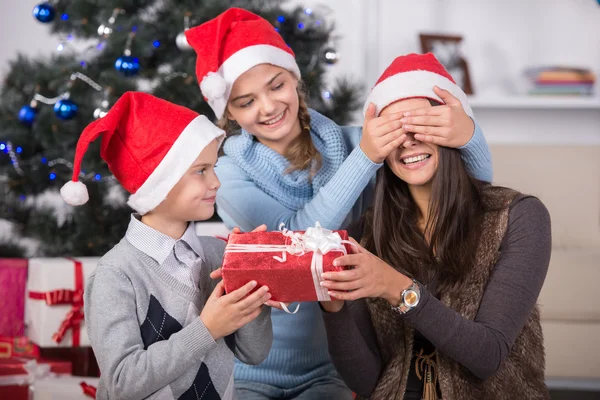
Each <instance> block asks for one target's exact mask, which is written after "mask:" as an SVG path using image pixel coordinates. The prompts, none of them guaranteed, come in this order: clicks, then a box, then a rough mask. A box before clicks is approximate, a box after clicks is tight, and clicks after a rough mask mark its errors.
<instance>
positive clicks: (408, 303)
mask: <svg viewBox="0 0 600 400" xmlns="http://www.w3.org/2000/svg"><path fill="white" fill-rule="evenodd" d="M412 281H413V283H412V284H411V285H410V286H409V287H407V288H406V289H404V290H403V291H402V293H400V303H399V304H398V305H397V306H396V307H394V306H392V310H393V311H395V312H397V313H398V314H401V315H403V314H406V313H407V312H409V311H410V310H412V309H413V308H415V307H416V306H417V305H418V304H419V301H420V300H421V287H420V286H419V284H418V283H417V281H415V280H414V279H413V280H412Z"/></svg>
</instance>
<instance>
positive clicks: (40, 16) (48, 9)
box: [33, 3, 56, 24]
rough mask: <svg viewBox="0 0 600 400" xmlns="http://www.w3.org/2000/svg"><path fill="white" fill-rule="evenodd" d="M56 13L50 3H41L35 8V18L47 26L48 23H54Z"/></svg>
mask: <svg viewBox="0 0 600 400" xmlns="http://www.w3.org/2000/svg"><path fill="white" fill-rule="evenodd" d="M55 15H56V12H55V11H54V7H52V6H51V5H50V4H49V3H41V4H38V5H37V6H35V7H34V8H33V16H34V17H35V19H37V20H38V21H40V22H43V23H44V24H47V23H48V22H52V20H53V19H54V16H55Z"/></svg>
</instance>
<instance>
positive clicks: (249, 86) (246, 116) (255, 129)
mask: <svg viewBox="0 0 600 400" xmlns="http://www.w3.org/2000/svg"><path fill="white" fill-rule="evenodd" d="M297 86H298V79H297V78H296V77H295V76H294V75H293V74H292V73H290V72H289V71H288V70H286V69H283V68H280V67H276V66H274V65H271V64H259V65H257V66H255V67H253V68H251V69H249V70H248V71H246V72H244V73H243V74H242V75H241V76H240V77H239V78H238V79H237V80H236V81H235V82H234V84H233V87H232V89H231V95H230V96H229V102H228V104H227V117H228V118H229V119H230V120H235V121H236V122H237V123H238V124H239V125H240V126H241V127H242V128H243V129H244V130H245V131H247V132H249V133H251V134H252V135H254V136H256V137H257V138H258V139H259V140H260V141H261V142H262V143H264V144H266V145H268V143H269V142H278V141H281V140H282V139H284V138H286V136H288V135H290V133H292V132H295V131H296V130H298V131H299V127H300V123H299V120H298V108H299V100H298V92H297V91H296V88H297Z"/></svg>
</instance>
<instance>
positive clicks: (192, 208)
mask: <svg viewBox="0 0 600 400" xmlns="http://www.w3.org/2000/svg"><path fill="white" fill-rule="evenodd" d="M217 153H218V143H217V139H214V140H213V141H212V142H210V144H209V145H208V146H206V147H205V148H204V150H202V152H201V153H200V155H199V156H198V158H196V161H195V162H194V163H193V164H192V166H191V167H190V168H189V169H188V171H187V172H186V173H185V175H184V176H183V177H182V178H181V179H180V180H179V182H177V184H176V185H175V186H174V187H173V189H171V191H170V192H169V194H168V195H167V198H166V199H165V200H164V201H163V202H162V203H160V204H159V205H158V207H156V208H155V209H154V210H152V214H162V215H163V216H164V217H166V218H167V219H170V220H176V221H182V222H187V221H202V220H207V219H209V218H210V217H212V215H213V214H214V212H215V198H216V195H217V189H219V187H220V186H221V182H219V178H217V175H215V164H216V163H217Z"/></svg>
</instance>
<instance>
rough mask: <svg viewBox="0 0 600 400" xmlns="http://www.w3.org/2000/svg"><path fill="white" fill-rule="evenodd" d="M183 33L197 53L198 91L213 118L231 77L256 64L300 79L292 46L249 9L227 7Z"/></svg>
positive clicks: (224, 99) (219, 112) (228, 89)
mask: <svg viewBox="0 0 600 400" xmlns="http://www.w3.org/2000/svg"><path fill="white" fill-rule="evenodd" d="M185 36H186V38H187V40H188V43H189V44H190V46H192V48H193V49H194V50H195V51H196V54H197V55H198V58H197V60H196V77H197V78H198V82H200V90H201V91H202V95H203V96H204V98H205V99H206V100H207V101H208V104H209V105H210V106H211V108H212V109H213V111H214V112H215V115H216V116H217V118H221V117H223V114H224V113H225V108H226V107H227V101H228V100H229V95H230V94H231V87H232V86H233V83H234V82H235V80H236V79H237V78H239V77H240V75H242V74H243V73H244V72H246V71H248V70H249V69H251V68H252V67H255V66H256V65H259V64H272V65H276V66H278V67H281V68H285V69H287V70H289V71H290V72H292V73H293V74H294V75H296V77H297V78H298V79H300V69H299V68H298V64H296V57H295V55H294V52H293V51H292V49H291V48H290V47H289V46H288V45H287V44H286V43H285V41H284V40H283V38H282V37H281V36H280V35H279V33H277V31H275V28H274V27H273V25H271V24H270V23H269V22H268V21H267V20H265V19H264V18H262V17H259V16H258V15H256V14H253V13H251V12H250V11H247V10H244V9H241V8H230V9H228V10H227V11H225V12H224V13H222V14H221V15H219V16H218V17H216V18H214V19H211V20H210V21H208V22H205V23H204V24H202V25H199V26H197V27H195V28H191V29H188V30H187V31H185Z"/></svg>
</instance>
